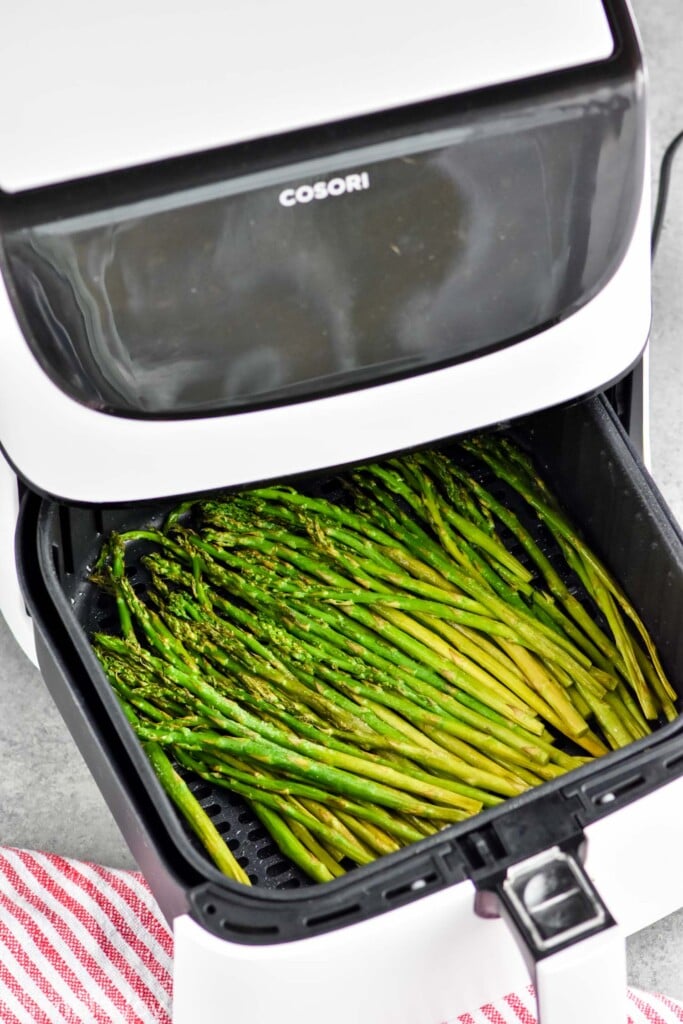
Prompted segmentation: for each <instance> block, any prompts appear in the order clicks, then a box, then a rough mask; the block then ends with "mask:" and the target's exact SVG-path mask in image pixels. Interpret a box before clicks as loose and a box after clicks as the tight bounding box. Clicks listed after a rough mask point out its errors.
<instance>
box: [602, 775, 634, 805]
mask: <svg viewBox="0 0 683 1024" xmlns="http://www.w3.org/2000/svg"><path fill="white" fill-rule="evenodd" d="M644 783H645V777H644V776H643V775H632V776H631V777H630V778H629V779H623V781H621V782H617V783H616V785H614V786H610V788H609V789H608V790H607V791H606V792H603V793H594V794H593V798H592V799H593V803H594V804H595V805H596V806H597V807H606V806H607V805H608V804H612V803H614V802H615V800H618V799H619V798H620V797H622V796H626V794H627V793H632V792H633V790H634V789H640V787H641V786H642V785H644Z"/></svg>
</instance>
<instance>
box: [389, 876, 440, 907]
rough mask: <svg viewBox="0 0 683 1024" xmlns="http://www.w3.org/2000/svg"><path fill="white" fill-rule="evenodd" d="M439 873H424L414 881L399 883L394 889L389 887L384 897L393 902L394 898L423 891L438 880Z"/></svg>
mask: <svg viewBox="0 0 683 1024" xmlns="http://www.w3.org/2000/svg"><path fill="white" fill-rule="evenodd" d="M437 878H438V875H437V874H436V872H435V871H432V872H430V873H429V874H428V875H423V876H422V878H416V879H414V881H412V882H406V884H405V885H397V886H396V887H395V888H393V889H387V890H385V892H384V899H385V900H386V901H387V903H391V902H392V900H398V899H401V897H403V896H408V895H410V894H411V893H415V892H421V891H422V890H423V889H427V888H428V887H429V886H430V885H433V884H434V882H436V880H437Z"/></svg>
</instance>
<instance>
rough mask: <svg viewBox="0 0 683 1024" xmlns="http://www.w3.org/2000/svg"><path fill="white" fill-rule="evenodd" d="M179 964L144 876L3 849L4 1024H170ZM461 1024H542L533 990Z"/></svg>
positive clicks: (670, 1009)
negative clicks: (174, 968) (175, 964)
mask: <svg viewBox="0 0 683 1024" xmlns="http://www.w3.org/2000/svg"><path fill="white" fill-rule="evenodd" d="M172 961H173V936H172V933H171V931H170V930H169V928H168V925H167V924H166V922H165V921H164V919H163V918H162V916H161V912H160V911H159V908H158V907H157V905H156V903H155V901H154V899H153V897H152V894H151V893H150V891H149V889H148V887H147V884H146V883H145V881H144V879H143V878H142V875H140V874H137V873H135V872H132V871H114V870H112V869H110V868H103V867H100V866H99V865H97V864H84V863H82V862H80V861H75V860H67V859H66V858H64V857H57V856H55V855H54V854H45V853H31V852H29V851H27V850H14V849H7V848H0V1024H170V1022H171V1012H172V1011H171V998H172V980H171V969H172ZM628 1000H629V1002H628V1021H629V1024H683V1005H681V1004H680V1003H677V1002H675V1001H674V1000H672V999H667V998H666V997H665V996H657V995H650V994H648V993H645V992H639V991H637V990H635V989H629V992H628ZM235 1024H239V1022H238V1021H236V1022H235ZM452 1024H536V1007H535V999H534V994H533V989H532V988H531V986H529V987H528V988H527V989H525V990H524V991H522V992H516V993H510V994H509V995H507V996H505V997H504V998H503V999H499V1000H496V1002H493V1003H489V1004H487V1005H486V1006H482V1007H481V1008H480V1009H479V1010H477V1011H476V1012H475V1013H466V1014H463V1015H462V1016H461V1017H458V1018H456V1020H454V1021H453V1022H452ZM577 1024H580V1022H577Z"/></svg>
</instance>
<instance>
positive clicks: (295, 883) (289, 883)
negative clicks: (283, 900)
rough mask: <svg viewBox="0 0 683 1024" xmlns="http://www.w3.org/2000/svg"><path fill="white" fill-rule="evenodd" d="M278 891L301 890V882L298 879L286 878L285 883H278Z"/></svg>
mask: <svg viewBox="0 0 683 1024" xmlns="http://www.w3.org/2000/svg"><path fill="white" fill-rule="evenodd" d="M275 888H276V889H300V888H301V882H300V881H299V879H298V878H286V879H285V881H284V882H278V883H277V885H276V886H275Z"/></svg>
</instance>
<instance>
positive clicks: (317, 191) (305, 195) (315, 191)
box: [278, 171, 370, 206]
mask: <svg viewBox="0 0 683 1024" xmlns="http://www.w3.org/2000/svg"><path fill="white" fill-rule="evenodd" d="M366 188H370V175H369V174H368V172H367V171H361V172H360V174H347V175H346V177H345V178H330V179H329V181H315V182H314V183H313V184H312V185H299V186H298V187H297V188H285V189H283V190H282V192H281V193H280V195H279V197H278V198H279V200H280V204H281V205H282V206H296V205H297V204H298V203H310V202H312V201H313V200H314V199H329V198H330V196H343V195H344V194H345V193H346V192H363V191H364V190H365V189H366Z"/></svg>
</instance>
